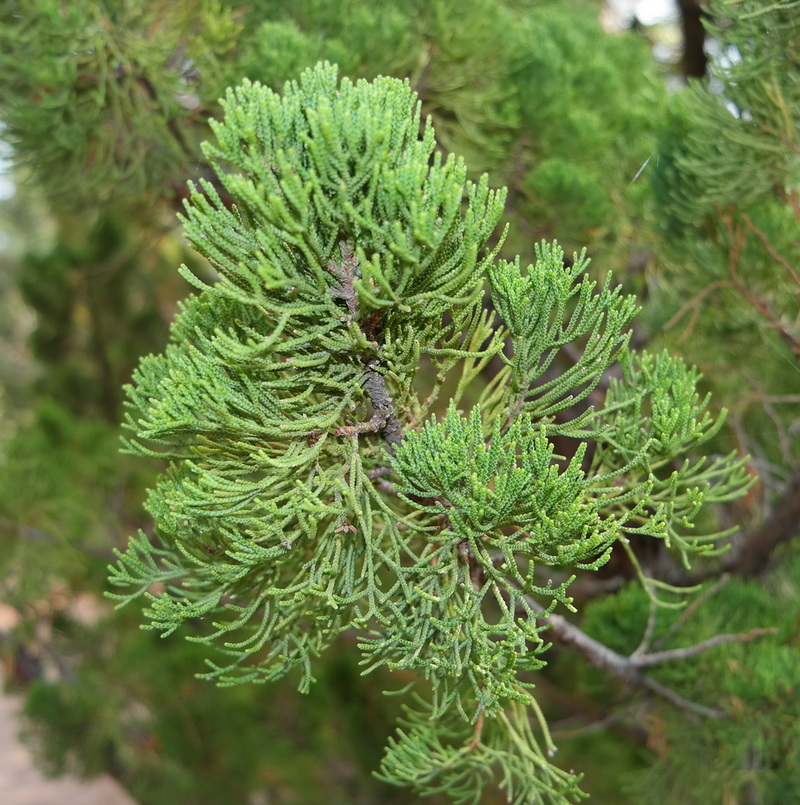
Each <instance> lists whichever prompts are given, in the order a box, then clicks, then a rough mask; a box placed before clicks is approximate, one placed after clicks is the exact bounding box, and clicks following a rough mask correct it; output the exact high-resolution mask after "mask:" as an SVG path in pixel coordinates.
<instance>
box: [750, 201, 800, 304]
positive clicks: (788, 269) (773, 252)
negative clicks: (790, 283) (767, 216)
mask: <svg viewBox="0 0 800 805" xmlns="http://www.w3.org/2000/svg"><path fill="white" fill-rule="evenodd" d="M739 215H741V217H742V220H743V221H744V222H745V223H746V224H747V226H748V227H750V229H751V231H752V232H753V234H754V235H755V236H756V237H757V238H758V239H759V240H760V241H761V242H762V243H763V244H764V248H765V249H766V250H767V252H768V253H769V256H770V257H771V258H772V259H773V260H774V261H775V262H776V263H778V264H779V265H781V266H783V268H784V269H785V270H786V273H787V274H788V275H789V276H790V277H791V278H792V279H793V280H794V284H795V285H797V286H798V288H800V276H798V274H797V272H796V271H795V270H794V268H792V266H791V265H789V261H788V260H787V259H786V258H785V257H784V256H783V255H781V254H779V253H778V252H777V251H776V250H775V247H774V246H773V245H772V244H771V243H770V242H769V238H768V237H767V236H766V234H764V232H762V231H761V230H760V229H759V228H758V227H757V226H756V225H755V224H754V223H753V222H752V221H751V220H750V216H749V215H747V213H744V212H740V213H739Z"/></svg>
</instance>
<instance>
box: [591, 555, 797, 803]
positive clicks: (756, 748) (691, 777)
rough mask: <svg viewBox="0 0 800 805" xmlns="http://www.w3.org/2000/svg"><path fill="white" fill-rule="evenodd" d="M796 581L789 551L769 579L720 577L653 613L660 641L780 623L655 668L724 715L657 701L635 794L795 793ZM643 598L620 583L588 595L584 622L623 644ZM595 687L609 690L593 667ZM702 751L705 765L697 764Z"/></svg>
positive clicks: (704, 797) (659, 797) (686, 797)
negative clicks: (653, 738) (649, 748)
mask: <svg viewBox="0 0 800 805" xmlns="http://www.w3.org/2000/svg"><path fill="white" fill-rule="evenodd" d="M798 583H800V563H798V561H797V557H796V556H794V557H791V556H788V555H787V556H785V561H783V562H782V563H781V566H780V567H779V568H777V569H776V571H775V572H774V573H773V574H772V576H771V578H770V579H769V580H768V581H766V582H765V583H761V582H754V581H744V580H742V579H735V578H723V579H722V580H719V581H717V582H716V583H714V584H712V585H709V586H708V588H707V589H706V590H705V592H704V600H705V601H706V605H705V606H703V607H702V608H700V609H694V608H692V610H688V611H686V612H685V613H681V614H679V615H677V617H676V614H675V612H674V611H672V612H670V611H668V610H662V611H661V612H660V613H658V617H657V618H656V624H657V625H656V627H655V628H654V629H653V632H652V635H651V641H652V646H653V648H654V649H658V650H665V649H670V648H678V647H680V646H682V645H692V644H697V643H700V642H701V641H703V640H708V639H710V638H713V637H714V636H715V635H719V634H722V633H726V632H727V633H730V632H735V633H742V634H744V633H747V632H748V631H749V630H751V629H754V630H757V629H759V628H764V627H765V626H772V625H776V626H774V628H773V631H774V633H775V634H774V636H773V637H771V638H769V639H767V640H763V641H760V642H759V643H758V644H757V645H758V648H757V650H754V646H753V645H752V644H747V643H744V644H729V645H726V646H725V647H724V648H721V649H715V650H714V651H709V652H704V653H703V654H701V655H697V656H695V657H692V658H689V659H686V660H684V661H682V662H674V663H666V664H664V665H662V666H661V667H660V668H658V669H656V670H655V671H654V675H655V676H656V678H657V679H658V680H659V681H661V682H662V683H664V684H666V685H669V686H670V687H671V688H672V689H673V690H679V691H681V693H682V694H684V695H686V696H689V697H691V699H692V700H693V701H706V702H709V701H713V702H716V703H718V704H719V705H720V706H721V707H722V708H723V709H724V712H725V717H724V718H720V719H707V720H705V721H703V722H702V724H701V725H698V724H697V723H693V722H692V721H690V720H687V719H682V718H675V714H674V712H672V711H670V709H669V708H667V707H660V708H657V709H656V711H655V712H654V713H652V717H653V718H654V720H656V721H657V723H658V724H659V725H660V732H661V736H660V739H659V741H658V742H654V754H655V757H653V759H652V763H651V764H648V767H647V768H646V769H644V770H642V771H640V772H637V773H636V774H633V775H626V776H625V779H623V780H621V784H622V787H623V788H624V789H625V790H627V791H629V792H630V793H631V796H632V798H633V801H634V802H637V803H639V802H641V803H648V805H650V804H652V805H657V803H661V802H665V801H666V802H686V803H691V805H695V803H697V804H698V805H699V804H700V803H705V802H718V801H721V800H722V798H723V797H727V798H728V799H730V800H731V801H743V800H745V801H746V799H747V798H753V799H755V801H758V802H763V803H770V805H773V804H774V805H779V803H783V802H790V801H791V800H792V798H793V796H794V793H795V791H796V789H797V778H798V773H799V770H800V753H798V737H800V735H799V734H798V731H799V730H800V706H799V700H798V697H797V688H798V685H799V684H800V672H799V671H798V665H797V662H796V656H797V628H796V625H795V624H794V623H792V621H791V620H787V619H786V618H785V613H786V612H787V611H794V608H795V602H796V595H797V593H796V591H797V587H798ZM647 604H648V602H647V598H646V596H645V594H644V592H643V591H642V590H641V589H637V588H636V587H629V588H626V589H625V590H624V591H622V592H621V593H619V594H618V595H616V596H609V597H607V598H605V599H603V600H599V599H598V600H597V601H595V602H594V603H592V605H591V606H590V607H588V608H587V610H586V617H585V619H584V624H583V625H584V628H585V629H586V630H587V631H588V632H589V633H590V634H592V635H593V636H594V637H596V638H597V639H598V640H601V641H602V642H603V643H604V644H606V645H608V646H610V647H612V648H614V649H616V650H618V651H622V652H624V653H626V654H627V653H629V652H631V651H633V650H634V649H635V642H636V635H637V634H642V633H643V632H644V631H645V626H646V622H647V617H648V616H647ZM626 636H627V637H628V639H627V640H626ZM630 638H632V640H631V639H630ZM591 687H592V689H593V692H594V694H595V696H596V698H598V699H600V700H607V699H608V697H609V696H612V697H613V696H614V691H613V690H612V689H611V688H610V687H609V686H608V685H607V684H606V682H605V681H604V680H602V679H600V678H598V677H597V675H596V674H595V675H593V676H592V682H591ZM698 758H702V762H703V767H704V773H703V774H698V773H697V770H698V765H697V764H698Z"/></svg>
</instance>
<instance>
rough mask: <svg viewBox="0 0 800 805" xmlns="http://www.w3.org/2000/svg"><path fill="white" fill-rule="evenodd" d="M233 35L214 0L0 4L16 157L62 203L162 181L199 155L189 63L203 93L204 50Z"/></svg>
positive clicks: (3, 86) (4, 83)
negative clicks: (193, 2)
mask: <svg viewBox="0 0 800 805" xmlns="http://www.w3.org/2000/svg"><path fill="white" fill-rule="evenodd" d="M234 33H235V28H234V27H233V26H232V20H231V17H230V15H229V13H228V12H227V11H226V10H224V9H223V8H222V7H221V4H220V3H219V2H215V0H207V1H206V2H203V3H201V4H200V6H199V8H198V7H196V6H193V7H192V8H189V7H188V6H185V5H183V6H182V5H181V4H174V3H167V2H162V0H150V1H149V2H146V3H140V2H132V1H131V0H107V1H106V2H102V3H97V2H95V1H94V0H81V2H75V3H69V4H67V5H65V4H63V3H61V2H57V0H36V2H34V3H29V4H27V7H26V9H25V10H24V12H21V11H20V10H19V9H18V8H17V7H16V6H15V5H12V4H4V6H3V9H2V11H0V54H2V55H0V68H1V69H0V101H1V102H2V106H3V109H4V113H3V123H4V124H5V127H6V132H5V136H6V137H8V139H9V140H10V142H11V143H12V144H13V146H14V150H15V153H16V158H17V160H18V162H19V163H20V164H22V165H24V166H25V167H26V168H27V170H28V171H29V172H30V174H31V175H32V176H33V177H34V178H35V180H36V182H37V184H38V185H39V186H40V187H41V188H43V189H44V191H45V193H46V195H47V196H48V197H49V198H50V199H52V200H53V201H55V202H57V203H59V204H61V205H62V206H63V205H68V206H70V207H73V206H74V205H75V204H76V203H80V204H86V203H92V204H97V203H98V202H100V201H108V199H110V198H120V197H128V198H129V197H131V196H135V195H136V194H138V193H143V192H147V191H148V190H149V189H151V188H152V187H154V186H156V185H158V184H161V183H164V184H166V185H167V187H169V185H170V181H171V180H175V181H177V180H178V177H182V176H185V173H186V170H187V167H188V163H189V162H190V161H191V160H193V159H196V158H197V157H198V155H199V149H198V142H199V140H198V138H196V137H195V136H194V135H193V134H192V133H191V128H190V125H189V124H190V123H191V121H192V117H193V115H194V114H195V111H196V108H197V107H198V106H200V104H201V103H202V102H205V101H206V96H204V97H203V98H200V97H197V96H195V95H194V93H195V92H196V87H195V83H196V82H195V76H194V75H193V72H192V71H193V70H196V69H202V70H203V78H204V83H203V90H202V91H205V90H208V91H209V93H210V95H209V100H212V101H213V99H214V98H216V93H217V92H219V91H221V89H222V87H219V86H214V82H213V70H212V69H211V66H210V65H209V56H208V55H206V54H212V53H214V49H215V46H217V48H218V47H219V45H220V44H221V43H223V42H225V40H226V39H227V40H228V44H227V48H229V47H230V46H231V40H232V38H233V36H232V35H233V34H234ZM223 52H224V51H223ZM214 55H215V56H216V59H217V60H218V59H219V55H220V54H219V52H217V53H214ZM43 110H46V114H43ZM154 121H155V122H156V124H155V125H154Z"/></svg>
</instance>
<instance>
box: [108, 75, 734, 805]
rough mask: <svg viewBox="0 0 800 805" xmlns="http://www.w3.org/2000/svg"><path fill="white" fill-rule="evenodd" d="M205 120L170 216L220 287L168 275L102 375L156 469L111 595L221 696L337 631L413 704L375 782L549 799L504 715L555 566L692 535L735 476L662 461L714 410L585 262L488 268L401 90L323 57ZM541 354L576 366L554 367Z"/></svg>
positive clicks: (489, 198) (681, 451) (462, 195)
mask: <svg viewBox="0 0 800 805" xmlns="http://www.w3.org/2000/svg"><path fill="white" fill-rule="evenodd" d="M223 107H224V110H225V118H224V120H223V121H222V122H220V123H216V124H213V128H214V130H215V133H216V136H217V144H216V145H206V146H205V154H206V157H207V159H208V160H209V162H210V164H211V165H213V166H214V168H215V170H216V171H217V174H218V178H219V183H220V184H221V185H222V186H223V187H224V189H225V193H226V194H227V199H226V201H223V199H222V198H221V197H220V195H219V193H218V192H217V189H216V188H215V186H214V184H212V183H210V182H201V185H200V187H199V188H194V189H193V190H192V194H191V198H190V200H189V203H188V204H187V212H186V216H185V226H186V232H187V236H188V238H189V240H190V242H191V244H192V245H193V246H194V248H195V249H197V250H198V251H199V252H200V253H201V254H203V255H204V256H205V257H207V258H208V260H209V261H210V263H211V265H212V266H213V268H214V269H215V271H216V272H217V274H218V279H217V281H216V282H214V283H213V284H211V285H208V284H206V283H205V282H203V281H201V280H199V279H197V278H196V277H194V276H193V275H192V274H190V273H189V272H185V276H186V277H187V278H188V279H190V281H192V282H194V284H195V285H196V286H198V287H199V289H200V290H201V293H200V294H199V295H197V296H194V297H192V298H191V299H190V300H189V301H188V302H187V303H186V304H185V305H184V307H183V309H182V312H181V314H180V316H179V317H178V319H177V321H176V322H175V325H174V328H173V333H172V340H171V343H170V345H169V346H168V348H167V349H166V351H165V352H164V353H163V354H161V355H157V356H151V357H148V358H146V359H145V360H144V361H143V362H142V364H141V366H140V368H139V370H138V371H137V373H136V374H135V377H134V384H133V385H132V386H131V387H130V388H129V390H128V393H129V400H130V414H129V417H128V428H129V429H130V430H131V431H133V433H134V438H133V439H132V440H131V442H130V443H129V447H130V449H132V450H133V451H135V452H139V453H143V454H145V455H158V456H161V457H163V458H166V459H168V461H169V470H168V471H167V472H166V474H165V475H164V476H162V478H161V480H160V481H159V483H158V485H157V486H156V488H155V489H154V490H153V491H152V493H151V495H150V498H149V504H148V508H149V510H150V512H151V513H152V514H153V516H154V517H155V519H156V523H157V526H158V536H157V538H156V539H155V540H150V539H148V538H147V537H146V536H144V535H140V536H139V537H138V538H135V539H133V540H132V541H131V544H130V547H129V549H128V551H127V553H125V554H123V555H121V556H120V561H119V563H118V565H117V566H116V568H115V569H114V571H113V576H112V580H113V582H114V583H115V584H117V585H123V586H127V587H131V588H132V590H131V592H130V593H129V594H123V595H121V596H120V597H121V598H123V600H131V599H133V598H136V597H138V596H140V595H145V596H146V597H147V599H148V601H149V603H148V607H147V610H146V611H147V614H148V615H149V617H150V618H151V620H152V625H153V627H155V628H158V629H161V630H163V631H164V633H165V634H169V633H171V632H173V631H175V630H176V629H177V628H179V627H180V626H181V625H183V624H185V623H187V622H193V623H197V621H198V619H201V620H202V619H208V620H209V621H210V622H211V623H213V627H212V628H210V629H202V628H201V634H196V635H195V636H194V637H193V638H192V639H194V640H200V641H202V642H205V643H207V644H209V646H211V647H214V648H215V649H216V650H217V651H216V653H214V654H213V655H212V657H211V659H210V660H209V662H210V670H209V672H208V674H207V676H208V677H209V678H216V679H218V680H219V681H221V682H222V683H232V682H240V681H250V680H268V679H276V678H279V677H281V676H283V675H285V674H286V673H287V672H289V671H290V670H292V669H293V668H295V667H299V668H300V669H301V681H300V686H301V688H302V689H307V688H308V686H309V685H310V684H311V682H312V679H313V669H312V662H313V661H314V658H315V657H316V656H317V655H318V654H319V653H320V652H322V651H323V650H324V649H325V648H326V647H327V646H329V645H330V643H331V642H332V641H333V640H334V639H335V638H336V637H337V635H339V634H341V633H342V632H344V631H345V630H348V629H357V630H358V631H359V633H360V634H361V637H360V646H361V650H362V653H363V658H364V659H363V662H364V665H365V666H366V670H367V671H369V670H373V669H375V668H376V667H378V666H386V667H388V668H389V669H390V670H392V671H394V672H398V673H399V674H400V678H401V679H403V680H406V681H407V686H408V687H412V686H413V687H415V688H416V690H417V693H416V695H417V697H418V698H417V700H416V701H417V703H416V704H414V705H412V707H411V709H410V710H409V715H408V724H407V726H406V727H404V728H403V729H401V730H400V732H399V733H398V735H397V737H396V738H395V739H393V740H392V741H391V742H390V745H389V747H388V749H387V754H386V756H385V758H384V762H383V765H382V769H381V774H382V776H383V777H384V778H386V779H388V780H391V781H393V782H397V783H407V784H411V785H413V786H415V787H416V788H418V789H419V790H420V791H422V792H432V791H437V790H444V791H447V792H448V793H450V794H451V795H452V796H453V797H454V798H455V799H456V800H457V801H464V802H466V801H475V800H476V799H477V798H478V797H479V796H480V792H481V790H482V789H483V788H484V787H485V786H486V785H487V784H488V783H489V782H490V781H491V779H493V778H495V779H496V782H497V783H498V784H499V785H500V786H501V787H502V788H504V789H505V790H506V793H507V795H508V797H509V799H510V800H511V801H514V802H518V803H522V802H527V801H530V800H531V799H532V798H534V797H536V798H539V799H541V800H543V801H550V802H565V801H567V800H568V799H569V798H571V797H573V796H575V795H576V794H577V789H576V787H575V785H576V780H575V778H573V776H572V775H570V774H566V773H564V772H562V771H560V770H559V769H558V768H557V767H555V766H553V765H552V764H551V763H550V761H549V760H548V759H547V755H548V754H549V753H550V752H551V751H552V750H553V746H552V742H551V741H550V739H549V737H548V735H547V728H546V725H545V723H544V721H543V719H542V718H541V716H540V717H539V718H538V719H537V723H538V727H539V729H540V730H541V733H542V734H541V736H540V737H539V738H537V737H536V735H535V732H534V731H532V729H531V726H530V724H529V713H530V712H532V713H536V712H538V710H537V707H536V703H535V699H534V698H533V694H532V688H533V677H531V676H530V673H529V672H531V671H534V670H536V669H537V668H539V667H541V665H542V659H541V656H540V655H541V653H542V651H543V650H544V649H545V647H546V645H545V642H544V638H543V636H542V634H541V633H542V631H543V629H545V628H546V627H547V625H548V624H547V616H548V615H549V614H550V613H551V612H553V610H554V608H555V607H556V605H557V604H559V603H560V604H562V605H564V606H566V607H567V608H572V601H571V598H570V597H569V595H568V586H569V584H570V582H571V580H572V578H573V577H572V576H571V575H570V569H572V568H588V569H595V568H598V567H600V566H601V565H603V564H604V563H605V562H606V561H607V560H608V558H609V556H610V552H611V549H612V547H613V546H614V544H615V543H622V544H625V543H627V541H628V538H629V536H630V535H631V534H639V535H647V536H651V537H657V538H662V539H664V540H665V541H667V542H668V543H669V544H671V545H673V546H674V547H676V548H677V549H678V550H679V551H680V552H681V553H682V554H683V556H684V560H687V557H688V555H689V554H690V553H692V552H697V551H704V550H706V549H708V548H709V547H712V545H713V542H714V540H715V539H716V538H717V537H718V536H719V535H713V534H712V535H705V534H703V533H700V532H694V531H692V524H693V522H694V520H695V517H696V514H697V512H698V509H699V507H700V505H701V503H702V502H703V501H704V500H724V499H729V498H730V497H733V496H736V495H737V494H739V493H740V492H741V491H742V489H743V488H744V487H745V486H746V476H745V475H744V473H743V470H742V465H741V462H737V461H733V460H732V459H731V458H728V459H720V460H717V461H714V462H712V463H710V464H708V465H706V464H705V463H704V461H703V460H702V459H701V460H699V461H698V460H691V459H689V458H688V457H684V456H685V454H687V453H688V451H690V450H691V449H693V448H695V447H696V446H697V445H699V444H701V443H703V442H704V441H705V440H707V439H708V438H709V437H710V436H712V435H713V434H714V433H715V432H716V431H717V429H718V428H719V426H720V424H721V418H715V417H712V416H711V415H709V414H708V413H707V412H706V410H705V409H706V407H707V400H700V399H699V397H698V395H697V392H696V391H695V385H696V382H697V376H696V373H694V372H692V371H689V370H687V369H686V368H685V366H684V365H683V364H682V363H681V362H680V361H679V360H677V359H675V358H672V357H670V356H669V355H667V354H666V353H665V354H661V355H648V354H642V355H638V354H636V353H634V352H632V351H630V350H629V348H628V345H627V341H628V334H627V328H628V325H629V323H630V320H631V318H632V316H633V315H634V313H635V305H634V302H633V300H632V299H631V298H630V297H626V296H623V295H622V294H621V293H620V292H619V289H617V288H614V287H613V286H612V284H611V280H610V279H609V280H607V281H606V283H605V284H604V285H603V286H602V287H600V288H597V287H596V284H595V283H594V282H592V281H590V280H589V279H587V278H583V279H582V280H580V279H579V278H580V277H581V275H582V274H583V272H584V270H585V266H586V260H585V258H584V257H583V256H577V255H576V257H575V260H574V262H573V263H572V264H571V265H569V264H565V262H564V259H563V254H562V252H561V251H560V249H559V248H558V247H557V246H548V245H545V244H543V245H542V246H541V247H540V248H539V249H538V250H537V262H536V264H535V265H534V266H531V267H530V268H529V269H528V270H527V271H522V270H521V268H520V266H519V261H517V262H515V263H508V262H505V261H503V260H500V259H499V258H498V257H497V250H498V246H497V245H491V240H490V239H491V236H492V234H493V232H494V230H495V227H496V225H497V223H498V220H499V218H500V215H501V212H502V202H503V194H502V193H501V192H499V191H492V190H489V188H488V183H487V180H486V178H485V177H484V178H483V179H481V180H480V181H479V182H478V183H477V184H473V183H471V182H469V181H466V168H465V166H464V164H463V162H462V161H461V160H458V159H456V158H454V157H449V158H447V159H443V158H441V157H440V156H439V155H437V154H435V153H434V135H433V130H432V127H431V126H430V125H428V126H426V127H424V128H423V127H422V126H421V121H420V109H419V104H418V102H417V99H416V97H415V95H414V93H413V92H412V91H411V90H410V88H409V86H408V84H407V83H405V82H402V81H398V80H396V79H390V78H378V79H376V80H375V81H374V82H371V83H370V82H366V81H361V82H358V83H355V84H353V83H351V82H350V81H348V80H347V79H344V80H342V81H341V82H339V81H338V79H337V73H336V70H335V68H333V67H330V66H328V65H323V66H318V67H317V68H315V69H313V70H310V71H307V72H306V73H304V75H303V77H302V78H301V80H300V82H299V83H290V84H288V85H287V86H286V88H285V91H284V93H283V95H282V96H279V95H277V94H275V93H273V92H272V91H271V90H269V89H267V88H265V87H263V86H261V85H259V84H253V83H250V82H245V83H243V84H242V85H241V86H240V87H238V88H237V89H235V90H230V91H229V92H228V94H227V96H226V98H225V101H224V102H223ZM485 275H488V280H489V287H490V290H491V295H492V301H493V303H494V309H495V310H496V311H497V313H495V312H494V311H493V310H492V309H490V308H485V307H484V301H483V295H484V292H483V286H484V276H485ZM567 345H578V347H579V349H580V356H579V358H578V360H577V361H575V362H574V364H573V365H572V366H570V367H569V368H565V369H563V370H561V369H560V368H558V366H559V363H558V356H559V353H560V351H561V350H562V349H563V348H564V347H566V346H567ZM491 359H496V360H500V361H501V366H502V368H500V370H499V371H498V372H497V373H496V375H495V376H494V378H493V379H492V380H490V381H489V382H488V383H487V382H485V381H484V380H483V379H482V377H481V376H480V370H481V368H482V367H484V366H485V365H486V364H487V363H488V362H489V361H490V360H491ZM616 361H619V362H621V364H622V373H621V377H620V378H619V379H618V380H616V381H613V382H612V384H611V387H610V388H609V391H608V394H607V396H606V399H605V403H604V404H603V401H602V400H600V399H599V398H598V399H595V398H592V394H593V392H595V390H596V389H597V387H598V384H599V383H600V382H601V379H602V378H603V375H604V373H605V372H606V371H607V370H608V369H609V367H610V366H611V365H612V364H613V363H615V362H616ZM425 364H428V365H430V366H431V367H432V369H433V371H432V375H433V379H432V380H429V379H428V378H427V377H426V376H425V374H424V373H422V372H421V367H422V366H423V365H425ZM552 369H556V371H555V372H552V371H550V370H552ZM468 392H469V393H470V394H471V395H472V397H471V400H470V403H469V404H468V403H467V399H468V398H467V393H468ZM589 398H592V399H591V402H592V403H593V404H592V405H589V406H588V407H586V406H585V405H584V406H583V407H582V408H580V409H578V408H576V406H577V405H578V404H580V403H581V402H584V401H588V400H589ZM467 408H468V409H469V410H468V411H466V410H465V409H467ZM437 412H438V413H437ZM556 436H558V437H561V438H562V439H563V440H564V443H567V444H572V448H571V455H567V456H564V455H556V454H555V452H554V444H553V441H552V440H553V438H554V437H556ZM645 584H646V585H647V581H646V580H645ZM153 585H157V587H154V586H153ZM220 656H222V657H223V658H224V659H223V660H222V661H220V660H219V657H220Z"/></svg>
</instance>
